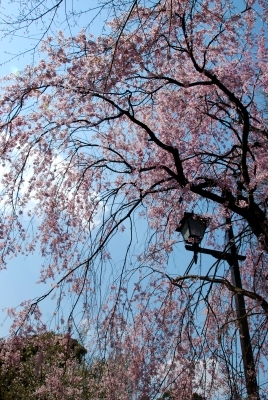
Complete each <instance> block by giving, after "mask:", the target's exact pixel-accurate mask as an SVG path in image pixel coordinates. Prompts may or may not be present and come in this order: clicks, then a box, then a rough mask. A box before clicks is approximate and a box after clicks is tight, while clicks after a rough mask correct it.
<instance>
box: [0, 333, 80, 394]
mask: <svg viewBox="0 0 268 400" xmlns="http://www.w3.org/2000/svg"><path fill="white" fill-rule="evenodd" d="M25 342H26V343H25V345H24V347H23V348H22V349H17V351H19V355H20V357H19V360H18V361H17V363H15V364H14V365H12V363H10V365H5V364H4V362H3V361H2V360H0V399H1V400H11V399H13V400H15V399H20V400H31V399H38V398H39V397H37V395H36V394H35V391H36V390H37V389H38V388H40V387H41V386H42V385H44V384H45V382H46V378H47V377H49V374H50V373H51V371H53V368H55V367H56V368H58V369H61V370H62V372H61V376H62V379H63V380H64V379H65V380H66V385H68V384H69V382H67V380H68V374H66V377H65V376H64V372H65V369H66V366H67V363H68V361H69V360H71V361H73V363H72V364H71V365H72V366H74V371H73V374H74V375H76V376H78V377H81V378H82V377H83V376H84V375H87V374H88V373H87V371H86V367H85V363H83V358H84V356H85V354H86V353H87V351H86V349H85V348H84V347H83V346H82V345H81V344H80V343H79V342H78V341H77V340H76V339H72V338H68V337H66V336H61V335H56V334H55V333H53V332H47V333H45V334H43V335H40V336H39V337H38V336H30V337H29V338H27V339H25ZM3 346H4V344H3V345H2V347H3ZM12 351H13V352H14V353H15V352H16V348H14V349H12ZM69 375H70V374H69ZM40 398H41V397H40ZM42 398H43V397H42ZM45 398H46V397H45ZM49 398H55V399H56V397H53V396H52V397H49Z"/></svg>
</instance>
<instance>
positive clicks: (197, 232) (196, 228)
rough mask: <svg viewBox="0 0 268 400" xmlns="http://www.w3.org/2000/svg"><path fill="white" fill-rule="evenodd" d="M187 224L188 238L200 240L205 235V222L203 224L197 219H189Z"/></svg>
mask: <svg viewBox="0 0 268 400" xmlns="http://www.w3.org/2000/svg"><path fill="white" fill-rule="evenodd" d="M189 224H190V236H192V237H195V238H198V239H200V240H201V239H202V238H203V236H204V234H205V230H206V224H205V222H203V221H202V220H200V219H199V218H196V219H195V218H190V219H189Z"/></svg>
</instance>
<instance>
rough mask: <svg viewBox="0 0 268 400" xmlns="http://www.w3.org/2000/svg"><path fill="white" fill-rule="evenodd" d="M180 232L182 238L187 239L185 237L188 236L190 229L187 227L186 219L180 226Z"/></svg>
mask: <svg viewBox="0 0 268 400" xmlns="http://www.w3.org/2000/svg"><path fill="white" fill-rule="evenodd" d="M181 234H182V236H183V239H184V240H185V241H187V239H188V238H189V236H190V229H189V225H188V221H185V223H184V225H183V227H182V228H181Z"/></svg>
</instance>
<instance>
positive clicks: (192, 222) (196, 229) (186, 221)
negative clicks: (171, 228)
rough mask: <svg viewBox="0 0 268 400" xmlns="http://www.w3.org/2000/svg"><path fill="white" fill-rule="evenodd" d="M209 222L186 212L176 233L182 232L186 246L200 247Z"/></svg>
mask: <svg viewBox="0 0 268 400" xmlns="http://www.w3.org/2000/svg"><path fill="white" fill-rule="evenodd" d="M208 222H209V220H208V219H207V218H202V217H201V216H199V215H195V214H194V213H189V212H186V213H184V217H183V219H182V220H181V222H180V226H179V227H178V228H177V229H176V231H177V232H181V234H182V236H183V239H184V241H185V244H191V245H198V244H199V243H200V242H201V240H202V239H203V237H204V234H205V230H206V228H207V226H208Z"/></svg>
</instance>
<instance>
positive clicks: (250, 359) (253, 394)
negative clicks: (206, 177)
mask: <svg viewBox="0 0 268 400" xmlns="http://www.w3.org/2000/svg"><path fill="white" fill-rule="evenodd" d="M226 225H227V226H228V229H227V235H226V237H227V240H228V243H227V244H228V246H229V247H228V250H227V251H228V254H230V256H229V257H228V258H227V261H228V264H229V265H230V268H231V274H232V283H233V285H234V286H235V287H237V288H240V289H242V282H241V275H240V269H239V263H238V257H237V255H238V253H237V247H236V245H235V241H234V232H233V227H232V221H231V218H230V217H227V218H226ZM235 305H236V315H237V320H238V323H239V336H240V344H241V353H242V359H243V364H244V373H245V379H246V387H247V395H248V400H260V396H259V388H258V383H257V374H256V369H255V362H254V355H253V350H252V345H251V339H250V333H249V327H248V318H247V310H246V305H245V299H244V296H243V295H242V294H235Z"/></svg>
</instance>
